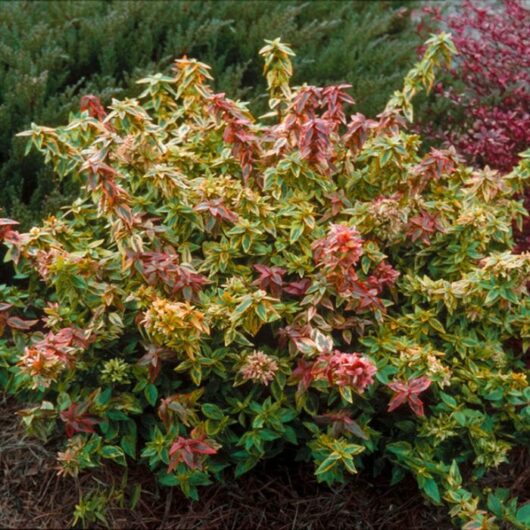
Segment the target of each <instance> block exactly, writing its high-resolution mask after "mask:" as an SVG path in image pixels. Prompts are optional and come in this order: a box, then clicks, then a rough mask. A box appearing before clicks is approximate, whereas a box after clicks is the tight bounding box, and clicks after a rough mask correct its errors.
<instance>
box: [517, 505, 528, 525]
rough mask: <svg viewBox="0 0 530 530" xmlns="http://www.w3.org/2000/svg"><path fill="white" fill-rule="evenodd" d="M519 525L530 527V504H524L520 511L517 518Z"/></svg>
mask: <svg viewBox="0 0 530 530" xmlns="http://www.w3.org/2000/svg"><path fill="white" fill-rule="evenodd" d="M515 518H516V519H517V522H518V523H521V524H523V525H525V526H526V525H528V526H529V527H530V502H527V503H526V504H523V506H521V507H520V508H519V509H518V510H517V514H516V516H515Z"/></svg>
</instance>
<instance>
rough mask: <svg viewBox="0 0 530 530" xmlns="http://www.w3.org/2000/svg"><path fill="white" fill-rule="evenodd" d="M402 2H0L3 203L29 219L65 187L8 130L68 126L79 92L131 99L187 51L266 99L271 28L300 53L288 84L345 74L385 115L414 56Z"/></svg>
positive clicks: (256, 99)
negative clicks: (262, 53) (266, 44)
mask: <svg viewBox="0 0 530 530" xmlns="http://www.w3.org/2000/svg"><path fill="white" fill-rule="evenodd" d="M405 5H406V6H409V5H410V4H409V3H408V2H373V3H372V2H348V3H345V2H319V1H317V2H307V3H302V2H295V1H286V2H268V1H259V2H257V1H245V2H230V1H226V2H162V1H153V2H149V3H148V4H146V3H145V2H129V1H123V2H122V1H117V2H106V1H84V2H75V1H64V2H40V1H37V2H25V1H21V2H3V3H2V4H1V5H0V182H2V184H3V193H2V196H1V197H0V206H2V207H4V208H5V209H6V210H7V212H8V214H9V215H11V216H14V217H16V218H17V219H19V220H20V221H21V222H22V223H23V224H24V225H25V226H29V223H30V221H33V220H36V219H39V218H40V217H41V216H42V215H43V212H49V211H55V210H56V209H57V207H58V206H59V205H60V204H63V203H64V202H65V199H64V198H63V197H64V196H72V195H73V194H74V193H75V186H71V185H67V184H63V185H62V186H60V185H59V184H58V182H57V181H55V180H53V178H52V174H51V172H50V171H49V170H48V169H46V168H45V166H44V165H43V163H42V158H41V157H40V156H39V155H38V154H36V153H33V154H31V155H30V156H28V157H24V153H23V150H24V146H23V142H21V141H20V139H16V138H15V137H14V135H15V134H16V133H17V132H19V131H20V130H23V129H25V128H27V127H29V125H30V123H31V122H32V121H33V122H39V123H47V124H49V125H50V126H55V125H58V124H59V123H64V122H65V121H66V119H67V117H68V113H69V112H72V111H77V110H78V109H79V100H80V98H81V96H83V95H84V94H89V93H93V94H96V95H98V96H100V97H101V98H102V100H103V101H104V102H106V103H108V102H110V99H111V97H112V96H116V95H118V94H119V95H120V97H125V96H132V95H137V94H138V93H139V90H140V88H139V87H138V86H137V85H136V84H135V83H134V80H135V79H137V78H138V77H140V76H142V75H143V74H144V73H145V72H147V71H155V70H164V69H167V68H168V67H169V65H170V63H171V61H172V59H173V58H174V57H175V56H180V55H182V54H185V53H187V54H189V55H192V56H194V57H198V58H200V59H201V60H203V61H205V62H207V63H208V64H210V65H211V66H212V67H213V72H214V73H215V78H216V81H215V84H216V89H217V90H219V91H222V92H228V93H230V94H232V95H233V96H234V97H237V98H243V99H246V100H250V101H251V102H252V106H253V107H254V108H255V109H256V111H257V112H258V113H259V112H260V111H261V110H263V109H265V107H266V101H265V99H264V98H263V97H261V98H260V94H261V93H262V90H263V87H264V85H263V80H262V77H261V75H260V70H261V64H260V63H259V61H258V60H257V51H258V49H259V48H260V47H261V45H262V42H263V39H264V38H266V36H267V35H269V34H271V33H272V34H275V35H280V36H282V37H283V38H285V39H288V40H289V41H290V42H295V43H296V46H297V47H299V48H300V49H303V50H304V54H303V58H302V59H300V61H297V64H296V67H297V70H296V71H297V73H296V78H295V82H298V81H299V80H300V81H301V80H303V81H306V82H309V83H317V84H321V83H328V82H332V81H347V82H349V83H350V84H352V85H353V95H354V97H355V98H356V100H357V103H358V108H359V109H360V110H361V111H363V112H365V113H367V114H368V115H375V114H376V113H378V112H380V111H381V110H382V108H383V106H384V103H385V101H386V99H387V97H388V95H389V94H390V93H391V92H392V90H394V89H396V88H397V87H398V86H399V83H400V79H402V77H403V75H404V73H405V71H406V70H407V69H408V68H409V67H410V66H411V64H412V62H413V61H414V46H415V43H416V39H417V37H416V36H415V34H414V31H413V29H412V27H411V25H410V23H409V18H408V16H407V9H406V8H405V9H404V8H403V6H405Z"/></svg>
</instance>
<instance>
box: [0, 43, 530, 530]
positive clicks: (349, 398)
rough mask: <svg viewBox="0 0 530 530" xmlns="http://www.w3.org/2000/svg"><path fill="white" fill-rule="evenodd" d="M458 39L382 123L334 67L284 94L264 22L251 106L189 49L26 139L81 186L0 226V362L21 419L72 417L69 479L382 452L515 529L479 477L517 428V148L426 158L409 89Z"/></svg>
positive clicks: (523, 440) (62, 462)
mask: <svg viewBox="0 0 530 530" xmlns="http://www.w3.org/2000/svg"><path fill="white" fill-rule="evenodd" d="M453 51H454V50H453V46H452V43H451V41H450V39H449V37H448V36H447V35H445V34H441V35H438V36H436V37H433V38H431V39H430V40H429V41H428V43H427V50H426V53H425V56H424V58H423V59H422V60H421V61H420V62H419V63H418V65H417V66H416V67H415V68H414V69H413V70H411V72H410V73H409V74H408V76H407V77H406V78H405V82H404V87H403V90H401V91H398V92H396V93H395V94H394V96H393V97H392V99H391V100H390V102H389V103H388V105H387V107H386V109H384V110H383V112H382V113H381V114H380V115H379V116H377V118H376V119H368V118H365V117H364V116H362V115H360V114H359V113H355V114H353V115H350V112H351V105H352V103H353V99H352V98H351V97H350V96H349V95H348V93H347V90H348V87H346V86H344V85H340V86H335V87H325V88H318V87H311V86H305V85H304V86H301V87H291V86H290V83H289V79H290V76H291V74H292V67H291V63H290V61H289V57H290V56H291V55H292V51H291V49H290V48H289V47H288V46H287V45H285V44H283V43H281V42H280V41H279V40H276V41H270V42H268V43H267V46H266V47H265V48H264V49H263V50H262V55H264V57H265V74H266V77H267V80H268V83H269V88H270V98H271V99H270V108H271V112H270V114H268V115H266V116H264V117H261V118H254V117H253V116H252V114H251V113H250V111H249V110H248V108H247V107H246V106H245V105H244V104H243V103H240V102H237V101H232V100H230V99H229V98H228V97H227V96H226V95H224V94H216V93H215V92H214V91H213V89H212V88H211V86H210V85H209V82H210V80H211V74H210V71H209V69H208V67H207V66H206V65H203V64H201V63H200V62H198V61H195V60H193V59H187V58H185V59H179V60H178V61H177V62H176V63H175V70H174V71H175V75H174V76H161V75H155V76H152V77H149V78H146V79H143V80H141V81H140V83H141V84H143V85H145V86H146V89H145V91H144V92H143V94H142V95H141V96H140V97H139V98H138V99H125V100H122V101H119V100H114V101H113V102H112V104H111V105H110V107H109V108H108V109H103V111H101V109H100V107H99V104H97V102H96V101H95V100H94V99H93V98H91V99H87V100H86V109H85V110H82V111H81V112H80V113H79V114H77V115H75V116H72V119H71V121H70V123H69V124H68V125H67V126H65V127H59V128H57V129H50V128H46V127H38V126H33V127H32V130H31V131H28V132H26V133H23V134H24V135H26V136H28V137H29V138H30V145H33V146H35V147H36V148H37V149H39V150H41V151H42V152H43V153H44V154H45V157H46V159H47V160H48V161H49V162H50V163H51V164H52V165H53V167H54V170H55V172H56V174H57V176H58V177H59V178H64V177H66V176H69V177H71V178H73V179H75V180H77V181H79V182H80V183H81V189H82V194H81V195H80V197H79V198H78V199H77V200H76V201H75V202H74V203H72V204H71V205H70V206H69V207H68V208H66V209H65V210H64V211H61V212H57V215H55V216H52V217H49V218H48V219H46V220H45V221H44V222H43V223H42V225H41V226H38V227H34V228H33V229H31V230H30V231H29V232H27V233H19V232H18V231H17V229H16V223H15V222H14V221H10V220H4V221H2V223H1V226H2V232H1V233H2V237H3V239H4V241H5V244H6V245H7V247H8V254H7V257H8V259H11V260H12V261H13V262H14V265H15V267H16V270H17V274H18V275H17V278H18V279H19V280H20V281H21V282H22V283H21V284H20V286H19V287H16V286H11V287H2V288H1V290H0V293H1V294H2V296H3V302H2V306H0V309H1V311H0V314H1V315H2V320H1V322H2V327H3V338H2V340H1V342H0V345H1V352H2V357H1V360H2V364H1V365H0V367H1V370H0V374H1V376H2V381H3V385H4V387H5V388H6V389H7V390H8V391H9V392H11V393H14V394H20V395H23V396H24V399H25V401H26V402H27V401H28V400H33V401H34V405H33V406H30V407H28V408H26V409H24V410H22V411H21V412H20V414H21V416H22V419H23V422H24V424H25V425H26V426H27V427H28V429H29V431H30V432H32V433H34V434H36V435H38V436H41V437H43V438H45V437H46V436H48V435H50V434H51V433H53V432H63V431H64V432H65V435H66V438H68V439H67V441H66V445H65V447H64V449H63V450H62V451H60V452H59V455H58V461H59V466H60V468H61V473H63V474H65V475H73V476H76V475H77V474H79V473H82V472H83V471H85V470H87V469H90V468H93V467H96V466H98V465H101V464H102V462H104V461H105V460H106V459H107V460H112V461H114V462H116V463H118V464H120V465H123V466H125V465H127V462H128V461H129V460H134V459H138V460H140V461H142V462H144V463H145V464H146V465H148V466H149V467H150V469H151V470H152V471H153V473H155V474H156V475H157V476H158V478H159V480H160V482H161V483H162V484H165V485H167V486H179V487H180V488H181V489H182V491H183V492H184V493H185V494H186V495H189V496H190V497H192V498H197V495H198V489H197V488H198V487H199V486H201V485H205V484H208V483H210V482H211V481H212V480H219V479H221V477H222V476H223V474H226V473H228V472H229V470H230V469H232V470H233V471H235V474H236V475H241V474H242V473H246V472H248V471H250V470H251V469H252V468H253V467H254V466H256V465H257V464H258V463H259V462H260V461H262V460H263V459H266V458H269V457H273V456H275V455H278V454H279V453H281V452H283V451H286V450H288V449H289V448H290V450H292V451H295V450H296V451H298V457H299V458H300V459H303V460H308V461H312V462H313V463H314V465H315V473H316V476H317V478H318V480H319V481H322V482H325V483H327V484H333V483H335V482H337V481H343V480H346V478H347V476H348V475H351V474H355V473H357V472H358V470H361V471H364V470H366V468H367V467H369V466H372V465H373V463H374V462H375V463H376V465H375V466H374V467H373V471H374V472H375V470H379V471H384V472H388V473H392V477H393V481H394V482H398V481H399V480H400V479H401V478H403V476H404V474H405V473H412V475H413V476H414V477H415V478H416V479H417V481H418V485H419V487H420V488H421V489H422V491H423V492H424V493H425V495H426V496H427V497H428V498H429V499H430V500H431V501H432V502H434V503H441V502H442V499H443V502H445V503H447V504H448V505H450V506H451V514H452V515H453V516H454V517H455V518H456V519H457V520H460V521H461V522H462V523H463V524H465V525H467V528H469V529H471V528H479V527H482V528H485V527H487V525H490V526H491V525H494V519H495V518H497V519H499V520H503V519H504V520H505V521H508V522H509V523H510V524H512V525H515V526H517V525H518V527H520V528H522V527H523V526H524V524H526V522H527V521H528V516H527V514H528V505H526V506H519V507H518V506H517V502H516V500H513V502H511V503H503V502H500V501H499V499H497V498H496V497H491V495H490V499H489V502H488V501H487V500H486V497H485V493H484V492H482V491H481V483H480V478H481V477H482V476H483V475H484V474H486V473H487V472H488V470H489V469H491V468H495V467H496V466H498V465H499V464H500V463H502V462H506V461H508V460H509V453H510V450H511V449H513V448H516V447H520V446H524V445H525V444H527V443H528V441H529V434H530V389H529V387H528V380H527V375H528V366H527V364H525V363H527V362H528V357H527V355H528V354H527V351H528V346H529V345H530V299H529V297H528V293H527V281H528V277H529V273H530V256H529V255H528V254H524V253H523V254H520V255H514V254H512V253H511V251H510V249H511V248H512V246H513V237H512V229H511V226H512V221H514V220H517V219H520V218H521V217H522V215H523V211H524V210H523V208H522V206H521V204H520V203H519V202H518V201H517V200H516V199H515V198H514V197H515V194H517V193H519V192H520V191H521V189H522V187H523V185H524V183H525V182H527V181H528V179H529V178H530V166H529V160H530V157H529V156H528V154H527V156H526V157H525V158H524V159H523V161H522V162H521V164H520V165H519V166H518V167H517V168H516V169H515V170H514V171H512V172H511V173H509V174H507V175H505V176H504V177H503V179H502V185H501V184H500V182H499V179H497V178H496V177H492V175H491V173H490V172H488V171H481V170H473V169H470V168H468V167H466V166H464V165H463V164H462V163H461V161H460V160H459V158H458V156H457V155H456V154H455V151H454V150H453V149H446V150H436V149H433V150H431V151H428V152H427V153H426V154H425V155H422V154H420V153H421V151H420V148H421V140H420V138H419V137H418V135H416V134H413V133H410V132H407V130H406V128H407V123H408V122H410V121H411V120H412V117H413V108H412V104H411V99H412V97H413V96H414V94H415V93H417V92H418V91H419V90H420V89H422V88H424V87H425V88H427V89H428V88H430V87H431V86H432V85H433V82H434V75H435V69H436V68H437V67H438V66H439V65H441V64H443V63H447V62H448V61H449V60H450V58H451V54H452V52H453ZM84 108H85V107H84ZM492 512H493V513H492Z"/></svg>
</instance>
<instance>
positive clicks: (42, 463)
mask: <svg viewBox="0 0 530 530" xmlns="http://www.w3.org/2000/svg"><path fill="white" fill-rule="evenodd" d="M16 408H17V407H16V406H15V405H14V404H13V403H9V402H5V401H4V402H1V401H0V410H1V411H2V414H1V415H0V475H1V482H0V527H1V528H13V529H15V528H16V529H22V528H48V529H54V528H69V527H71V525H72V513H73V511H74V508H75V506H76V504H77V503H78V502H79V491H80V490H82V491H87V487H88V488H93V487H94V485H96V486H97V484H98V483H99V484H101V485H104V484H111V483H113V482H114V483H115V484H119V482H120V478H119V477H120V475H121V473H122V471H123V468H116V467H112V466H108V467H105V468H103V469H99V470H97V471H94V472H92V473H85V474H83V475H82V476H80V477H79V478H78V479H76V480H74V479H72V478H61V477H58V476H57V469H56V462H55V454H56V449H57V448H56V447H54V443H53V441H52V442H50V443H48V444H46V445H43V444H42V443H40V442H38V441H35V440H31V439H28V438H25V437H24V436H23V434H22V430H21V428H20V426H19V425H18V421H17V418H16V417H15V414H14V412H15V411H16ZM518 458H519V460H520V461H519V462H518V463H517V466H515V467H517V468H518V469H519V471H520V470H523V472H522V473H519V475H517V476H514V471H513V468H514V466H511V467H510V468H507V470H505V473H504V474H502V475H499V476H497V479H496V480H493V479H492V483H491V486H492V487H493V486H499V485H501V486H502V485H504V484H503V481H504V482H506V483H509V484H510V485H513V484H514V482H515V484H516V486H517V489H519V490H521V491H525V489H526V491H528V488H529V486H530V465H529V463H530V462H529V459H528V455H527V454H524V455H523V454H521V455H519V457H518ZM510 470H511V471H510ZM499 477H501V480H499ZM129 481H130V483H133V484H134V483H139V484H141V486H142V495H141V497H140V500H139V502H138V504H137V506H136V508H135V509H134V510H131V509H130V508H127V507H120V503H119V502H113V503H111V504H110V505H109V509H108V511H107V521H108V525H109V526H110V527H111V528H115V529H138V530H140V529H142V530H143V529H162V528H163V529H167V530H170V529H175V530H176V529H183V530H194V529H201V530H217V529H234V530H240V529H274V530H276V529H278V530H288V529H298V528H303V529H313V530H319V529H329V528H333V529H334V530H335V529H341V528H348V529H352V530H356V529H359V530H376V529H380V530H404V529H406V530H423V529H425V530H427V529H428V530H435V529H436V530H445V529H451V528H453V526H452V525H451V523H450V521H449V519H448V517H447V515H446V512H447V510H446V509H445V508H444V507H441V508H437V507H433V506H432V505H429V504H427V503H426V502H425V501H424V499H423V497H422V496H421V495H420V494H419V492H418V490H417V488H416V486H415V484H414V482H413V481H412V480H405V481H403V482H402V483H400V484H399V485H398V486H395V487H393V488H391V487H389V485H388V484H386V483H384V482H381V481H379V482H377V481H375V480H370V481H369V480H368V479H367V478H365V477H363V476H362V475H360V476H359V477H356V478H355V479H354V480H351V481H350V482H348V483H347V484H346V485H343V486H340V487H338V488H334V489H330V488H328V487H326V486H324V485H320V484H317V483H316V481H315V479H314V477H313V474H312V469H311V467H310V466H307V465H304V464H299V463H294V462H286V461H283V462H282V461H280V460H273V461H269V462H266V463H264V464H263V465H261V467H260V468H259V469H257V470H254V471H253V472H251V473H250V474H248V475H247V476H244V477H242V478H240V479H239V480H237V481H235V480H230V481H228V480H227V482H225V483H223V484H215V485H212V486H208V487H204V488H202V489H201V491H200V492H201V498H200V500H199V501H196V502H190V501H189V500H187V499H186V498H185V497H184V496H183V495H182V494H181V493H180V491H178V490H177V489H175V488H174V489H168V488H160V487H158V486H157V484H156V483H155V481H154V480H153V479H152V477H151V476H150V472H149V471H148V470H147V469H146V468H145V467H143V466H140V465H138V466H135V467H132V468H131V469H130V470H129ZM125 499H126V500H127V494H126V495H125ZM124 506H126V504H125V505H124ZM91 527H93V526H92V525H91Z"/></svg>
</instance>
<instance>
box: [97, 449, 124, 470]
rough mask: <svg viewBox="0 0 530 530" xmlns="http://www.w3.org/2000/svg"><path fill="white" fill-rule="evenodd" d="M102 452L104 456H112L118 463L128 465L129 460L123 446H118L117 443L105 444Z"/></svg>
mask: <svg viewBox="0 0 530 530" xmlns="http://www.w3.org/2000/svg"><path fill="white" fill-rule="evenodd" d="M100 454H101V456H102V457H103V458H110V459H111V460H115V461H116V462H117V463H118V464H120V465H122V466H126V465H127V461H126V460H125V453H124V452H123V449H122V448H121V447H118V446H116V445H104V446H103V447H102V448H101V451H100Z"/></svg>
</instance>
